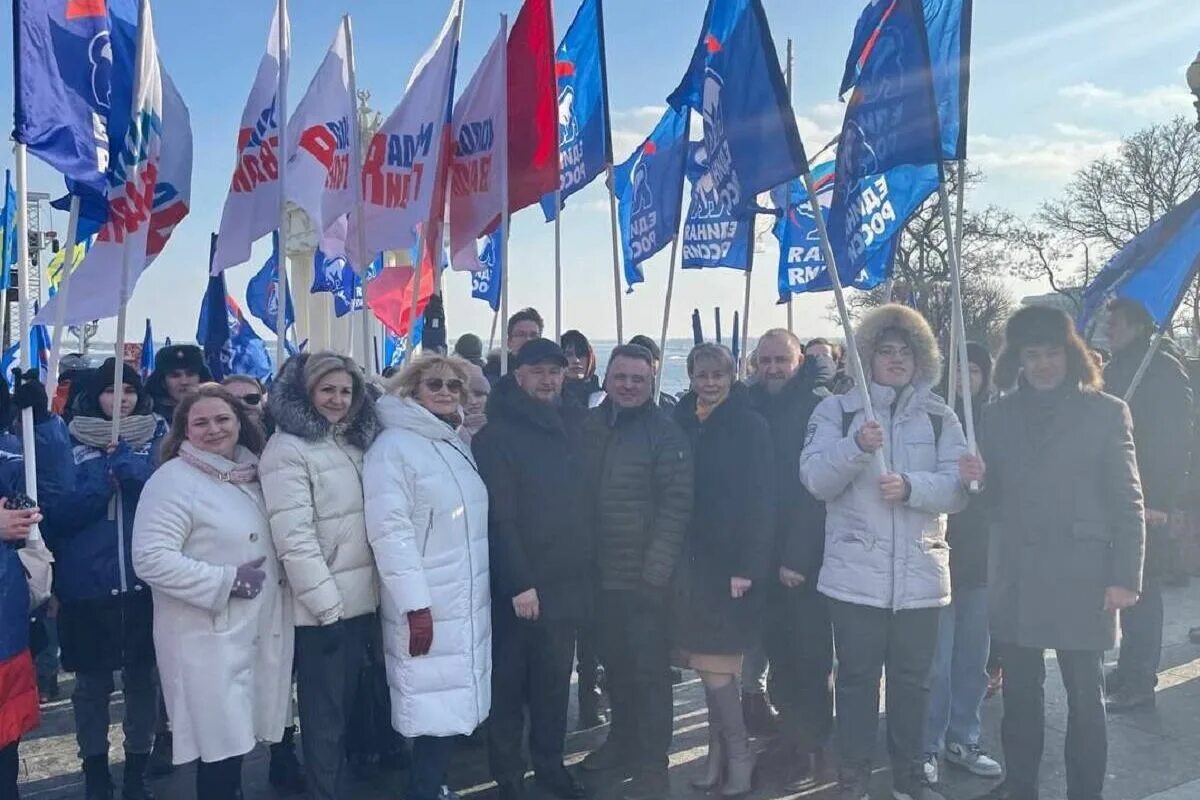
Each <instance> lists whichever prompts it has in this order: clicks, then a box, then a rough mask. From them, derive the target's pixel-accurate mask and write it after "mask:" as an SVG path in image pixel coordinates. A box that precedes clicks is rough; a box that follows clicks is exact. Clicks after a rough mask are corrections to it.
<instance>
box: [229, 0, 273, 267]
mask: <svg viewBox="0 0 1200 800" xmlns="http://www.w3.org/2000/svg"><path fill="white" fill-rule="evenodd" d="M283 35H284V38H285V40H286V41H285V47H284V54H283V58H284V59H286V58H288V53H287V49H288V47H290V42H291V33H290V31H289V25H288V19H287V9H286V7H285V9H284V19H283ZM279 70H280V56H279V7H278V5H276V7H275V16H274V17H273V18H272V20H271V33H270V36H269V38H268V39H267V52H266V53H264V54H263V57H262V60H261V61H260V62H258V74H257V75H255V77H254V85H253V86H252V87H251V88H250V96H249V97H247V98H246V107H245V108H243V109H242V124H241V125H240V126H239V128H238V140H237V163H236V164H235V165H234V168H233V180H232V181H230V184H229V194H228V195H227V196H226V197H225V209H224V210H223V211H222V212H221V227H220V228H219V235H218V236H217V250H216V252H215V253H214V254H213V263H212V274H213V275H220V274H221V272H222V271H223V270H225V269H227V268H229V267H233V266H236V265H238V264H242V263H245V262H246V261H248V260H249V259H250V246H251V245H252V244H254V242H255V241H257V240H258V239H260V238H262V237H263V236H266V235H267V234H268V233H270V232H271V231H273V230H275V229H276V228H278V227H279V159H280V157H281V156H282V155H283V150H282V148H281V147H280V135H279V132H280V130H281V129H282V126H281V125H280V121H279V105H278V103H279V98H278V97H277V94H278V90H279Z"/></svg>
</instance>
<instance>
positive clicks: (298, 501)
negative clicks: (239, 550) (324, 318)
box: [259, 355, 379, 626]
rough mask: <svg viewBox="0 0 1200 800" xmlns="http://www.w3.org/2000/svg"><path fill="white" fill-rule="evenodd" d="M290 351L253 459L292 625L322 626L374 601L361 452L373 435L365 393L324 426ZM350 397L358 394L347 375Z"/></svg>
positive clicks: (364, 610) (372, 607)
mask: <svg viewBox="0 0 1200 800" xmlns="http://www.w3.org/2000/svg"><path fill="white" fill-rule="evenodd" d="M306 359H307V356H304V355H302V356H298V357H296V358H294V359H292V360H291V361H289V362H288V363H287V364H286V365H285V366H284V369H283V372H282V373H281V375H280V377H279V380H278V381H277V382H276V388H275V390H274V391H273V392H272V395H271V399H270V403H269V406H268V409H269V413H270V415H271V418H272V419H273V421H274V422H275V425H276V432H275V434H274V435H273V436H271V439H270V441H269V442H267V447H266V449H265V450H264V451H263V454H262V459H261V462H260V464H259V476H260V480H261V481H262V488H263V496H264V497H265V499H266V502H267V512H268V514H269V515H270V519H271V536H272V538H273V539H274V540H275V549H276V551H277V552H278V554H279V560H280V561H281V562H282V563H283V567H284V570H285V571H286V572H287V576H288V582H289V583H290V584H291V587H292V594H293V597H294V602H295V616H296V624H297V625H310V626H311V625H329V624H332V623H334V622H336V621H338V620H339V619H351V618H353V617H358V616H362V615H363V614H371V613H374V612H375V611H376V609H377V608H378V607H379V586H378V584H379V578H378V575H377V573H376V570H375V559H374V557H373V556H372V554H371V547H370V545H369V544H368V542H367V527H366V520H365V518H364V516H363V489H362V469H363V452H364V450H365V449H366V446H368V445H369V444H370V442H371V441H372V440H373V439H374V436H375V430H376V420H375V411H374V407H373V403H372V402H371V400H370V399H369V398H365V399H362V400H359V401H356V403H355V406H354V407H353V408H352V409H351V411H350V416H349V418H348V422H346V423H344V424H341V425H338V426H336V428H335V426H332V425H330V424H329V422H328V421H326V420H325V419H324V418H323V417H321V416H320V415H319V414H318V413H317V411H316V410H315V409H314V408H313V406H312V403H311V402H310V401H309V399H308V397H307V395H306V392H305V389H304V376H303V372H304V363H305V361H306ZM355 382H356V384H357V386H356V397H358V398H364V397H365V395H364V393H363V388H362V386H361V378H360V377H358V376H355Z"/></svg>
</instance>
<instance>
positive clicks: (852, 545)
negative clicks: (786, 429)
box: [800, 383, 966, 611]
mask: <svg viewBox="0 0 1200 800" xmlns="http://www.w3.org/2000/svg"><path fill="white" fill-rule="evenodd" d="M871 400H872V405H873V406H874V408H875V415H876V418H877V419H878V420H879V424H880V425H881V426H883V430H884V454H885V456H886V458H887V463H888V465H889V468H890V469H891V470H892V471H893V472H897V473H900V474H902V475H904V477H905V478H907V479H908V482H909V484H910V485H911V486H912V493H911V495H910V496H909V499H908V500H907V501H905V502H903V503H888V502H885V501H884V499H883V497H882V496H881V494H880V489H879V477H880V474H879V470H878V469H877V468H876V466H875V462H874V460H873V457H872V456H871V455H870V454H868V453H864V452H863V451H862V450H860V449H859V447H858V444H857V443H856V442H855V441H854V434H855V433H856V432H857V431H858V429H859V428H860V427H862V425H863V423H864V422H865V421H866V417H865V415H864V414H863V404H862V394H861V393H860V392H858V391H852V392H850V393H849V394H844V395H833V396H831V397H827V398H825V399H824V400H822V401H821V403H820V405H818V406H817V409H816V411H814V412H813V415H812V419H811V421H810V422H809V426H808V434H807V439H808V441H807V442H806V444H805V447H804V450H803V452H802V453H801V455H800V478H801V480H803V481H804V485H805V486H807V487H808V490H809V491H810V492H812V494H813V496H814V497H816V498H817V499H818V500H823V501H825V504H826V520H825V557H824V560H823V562H822V564H821V573H820V575H821V577H820V579H819V581H818V582H817V589H818V590H819V591H820V592H821V593H822V594H824V595H826V596H828V597H831V598H833V599H835V600H842V601H844V602H848V603H857V604H859V605H866V606H872V607H874V608H889V609H895V610H897V611H899V610H904V609H912V608H931V607H938V606H944V605H947V604H948V603H949V602H950V550H949V546H948V545H947V544H946V514H952V513H955V512H958V511H961V510H962V509H963V507H964V506H965V505H966V493H965V491H964V489H963V487H962V485H961V484H960V482H959V479H958V460H959V457H960V456H962V455H963V454H964V453H965V452H966V443H965V440H964V438H963V431H962V427H961V426H960V425H959V422H958V418H957V417H956V416H955V415H954V411H953V410H952V409H950V408H949V407H948V406H947V405H946V404H945V403H943V402H942V401H941V398H939V397H937V396H936V395H934V394H933V392H932V391H931V390H930V388H929V385H928V384H925V383H917V384H914V385H912V386H909V387H907V388H905V389H904V390H902V391H901V393H900V396H899V398H897V397H896V390H895V389H892V388H890V387H887V386H881V385H879V384H876V383H872V384H871ZM850 415H852V416H850ZM931 416H932V417H940V418H941V420H942V424H941V431H940V433H936V434H935V430H934V427H935V426H934V423H933V421H932V419H931ZM848 417H849V419H848V421H849V426H848V430H847V432H846V433H843V430H844V428H845V427H846V426H845V422H846V421H847V418H848Z"/></svg>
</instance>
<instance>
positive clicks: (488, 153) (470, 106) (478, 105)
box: [449, 32, 508, 272]
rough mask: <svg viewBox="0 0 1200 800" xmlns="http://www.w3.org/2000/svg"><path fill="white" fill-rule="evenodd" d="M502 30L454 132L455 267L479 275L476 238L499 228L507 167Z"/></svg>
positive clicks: (461, 104) (459, 109)
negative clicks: (495, 224)
mask: <svg viewBox="0 0 1200 800" xmlns="http://www.w3.org/2000/svg"><path fill="white" fill-rule="evenodd" d="M506 46H507V42H505V40H504V35H503V32H501V33H499V34H497V35H496V41H494V42H493V43H492V46H491V48H490V49H489V50H488V52H487V55H486V56H484V59H483V62H482V63H481V64H480V65H479V69H477V70H475V75H474V77H472V78H471V83H470V84H469V85H468V86H467V89H466V91H465V92H463V95H462V97H460V98H459V99H458V103H457V104H455V106H454V120H453V122H452V123H451V126H450V130H451V132H452V133H453V135H454V157H453V158H452V159H451V161H450V175H449V183H450V264H451V266H452V267H454V269H458V270H469V271H471V272H478V271H479V270H481V269H483V265H482V264H480V263H479V254H478V251H477V250H476V246H475V240H476V239H478V238H479V237H480V236H482V235H483V234H484V233H486V232H487V230H488V229H489V228H490V227H492V226H493V225H494V223H495V222H496V220H497V219H498V218H499V217H500V212H501V209H502V208H503V205H504V198H503V197H502V194H503V182H502V180H501V178H502V176H503V171H504V170H506V169H507V168H508V156H507V153H505V152H504V150H505V148H504V147H503V142H504V136H503V134H504V131H503V130H502V127H501V126H503V125H507V124H508V123H507V120H506V119H505V108H504V95H505V92H506V91H507V85H506V83H507V81H506V76H505V74H504V49H505V47H506Z"/></svg>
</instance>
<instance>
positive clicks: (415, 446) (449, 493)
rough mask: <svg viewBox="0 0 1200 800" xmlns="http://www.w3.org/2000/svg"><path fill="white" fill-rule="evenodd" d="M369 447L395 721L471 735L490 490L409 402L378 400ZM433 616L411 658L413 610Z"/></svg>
mask: <svg viewBox="0 0 1200 800" xmlns="http://www.w3.org/2000/svg"><path fill="white" fill-rule="evenodd" d="M376 413H377V414H378V416H379V421H380V422H381V423H382V425H383V429H384V430H383V432H382V433H381V434H380V435H379V438H378V439H376V440H375V443H374V444H373V445H372V446H371V449H370V450H368V451H367V457H366V465H365V469H364V473H363V483H364V488H365V493H366V498H367V501H366V511H367V535H368V536H369V538H370V540H371V547H372V549H373V550H374V551H375V562H376V564H378V567H379V577H380V582H381V587H382V605H381V608H382V615H383V640H384V652H385V655H386V659H387V675H388V685H389V686H390V687H391V696H392V726H393V727H394V728H395V729H396V730H397V731H399V732H400V733H401V734H403V735H404V736H408V737H412V736H451V735H455V734H469V733H471V732H472V731H474V730H475V729H476V728H477V727H478V726H479V724H480V723H482V722H483V721H484V720H485V719H487V716H488V713H489V711H490V710H491V672H492V618H491V592H490V587H489V585H488V535H487V518H488V495H487V488H486V487H485V486H484V484H483V480H482V479H481V478H480V477H479V473H478V471H477V470H476V468H475V461H474V459H473V457H472V456H471V451H470V450H469V449H468V448H467V447H466V446H465V445H464V444H463V443H462V442H461V440H460V439H459V438H458V435H457V433H455V431H454V430H453V429H452V428H451V427H450V426H449V425H447V424H446V423H444V422H442V421H441V420H439V419H438V418H436V417H435V416H433V414H431V413H430V412H429V411H427V410H426V409H425V408H424V407H423V406H421V405H420V404H419V403H417V402H416V401H414V400H411V399H403V400H402V399H400V398H397V397H392V396H388V397H384V398H383V399H381V400H380V401H379V402H378V403H377V404H376ZM423 608H429V609H431V611H432V613H433V647H432V648H431V649H430V651H429V653H428V654H427V655H424V656H418V657H415V658H414V657H412V656H410V655H409V630H408V617H407V614H408V612H409V611H417V610H419V609H423Z"/></svg>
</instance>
